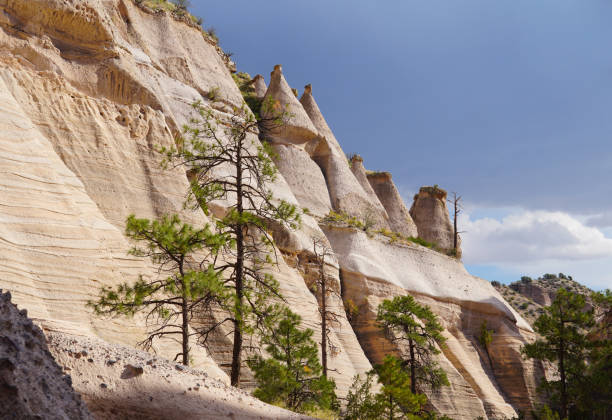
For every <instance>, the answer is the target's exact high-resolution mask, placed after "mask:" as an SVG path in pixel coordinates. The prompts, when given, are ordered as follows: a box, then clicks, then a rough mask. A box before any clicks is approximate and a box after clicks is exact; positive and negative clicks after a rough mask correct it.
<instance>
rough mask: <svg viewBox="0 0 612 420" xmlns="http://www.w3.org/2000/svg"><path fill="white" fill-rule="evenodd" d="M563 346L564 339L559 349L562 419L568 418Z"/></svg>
mask: <svg viewBox="0 0 612 420" xmlns="http://www.w3.org/2000/svg"><path fill="white" fill-rule="evenodd" d="M563 344H564V343H563V339H561V343H560V347H559V376H560V377H561V419H565V418H567V384H566V378H565V360H564V354H563V352H564V351H565V348H564V345H563Z"/></svg>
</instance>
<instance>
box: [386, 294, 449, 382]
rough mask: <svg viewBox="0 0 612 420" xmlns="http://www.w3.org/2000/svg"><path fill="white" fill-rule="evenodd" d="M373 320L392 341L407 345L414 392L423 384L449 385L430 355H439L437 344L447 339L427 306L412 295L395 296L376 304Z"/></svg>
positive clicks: (444, 374) (407, 361)
mask: <svg viewBox="0 0 612 420" xmlns="http://www.w3.org/2000/svg"><path fill="white" fill-rule="evenodd" d="M376 320H377V321H378V323H379V325H380V327H381V328H382V329H383V330H384V331H385V332H386V334H387V336H388V337H389V339H390V340H391V341H392V342H396V343H397V342H401V343H404V344H405V345H407V346H408V350H407V351H408V355H407V359H406V360H405V362H406V363H407V365H408V366H409V368H410V387H411V391H412V393H413V394H416V393H417V389H422V388H423V385H426V386H427V387H429V388H431V389H438V388H440V387H441V386H443V385H448V384H449V382H448V378H447V377H446V373H445V372H444V371H443V370H442V369H441V368H440V367H439V366H438V364H437V363H436V362H435V361H434V360H433V359H432V356H433V355H437V354H440V350H438V347H437V345H440V346H442V345H444V342H445V341H446V339H445V338H444V337H443V336H442V334H441V333H442V330H443V328H442V326H441V325H440V323H439V322H438V319H437V317H436V316H435V315H434V313H433V312H432V311H431V309H429V307H428V306H426V305H420V304H419V303H417V302H416V301H415V300H414V298H413V297H412V296H397V297H395V298H393V300H384V301H383V302H382V303H381V304H380V305H379V306H378V314H377V317H376Z"/></svg>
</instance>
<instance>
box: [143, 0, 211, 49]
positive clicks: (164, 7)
mask: <svg viewBox="0 0 612 420" xmlns="http://www.w3.org/2000/svg"><path fill="white" fill-rule="evenodd" d="M133 1H134V3H135V4H136V5H138V6H144V7H147V8H149V9H151V10H153V11H154V12H168V13H170V14H171V15H172V16H174V17H175V18H177V19H180V18H183V17H185V16H186V17H187V18H188V19H189V20H190V21H191V22H192V23H193V24H194V25H197V26H199V27H200V28H201V30H202V35H204V36H205V37H206V38H208V39H211V40H212V41H214V42H215V43H216V44H218V43H219V38H218V37H217V33H216V31H215V28H213V27H211V28H208V29H204V28H203V27H202V24H203V23H204V19H202V18H201V17H197V16H194V15H192V14H191V13H189V8H190V7H191V2H190V1H189V0H172V1H168V0H133Z"/></svg>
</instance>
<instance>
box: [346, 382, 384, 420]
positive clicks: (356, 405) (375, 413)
mask: <svg viewBox="0 0 612 420" xmlns="http://www.w3.org/2000/svg"><path fill="white" fill-rule="evenodd" d="M376 378H377V375H376V372H375V371H374V370H370V371H368V372H366V373H365V375H364V377H363V379H362V378H361V375H355V377H353V383H352V385H351V388H350V389H349V391H348V394H347V395H346V407H345V409H344V412H343V415H342V418H343V419H345V420H378V419H380V418H381V416H382V407H381V406H380V404H379V399H378V398H377V397H376V394H374V392H373V390H372V387H373V386H374V381H375V379H376Z"/></svg>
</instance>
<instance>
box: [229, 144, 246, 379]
mask: <svg viewBox="0 0 612 420" xmlns="http://www.w3.org/2000/svg"><path fill="white" fill-rule="evenodd" d="M241 152H242V143H240V144H239V147H238V151H237V152H236V200H237V202H236V210H237V211H238V215H239V217H242V214H243V212H244V208H243V206H242V165H241V158H242V157H241ZM243 228H244V226H243V225H242V219H241V220H240V221H239V223H238V226H236V272H235V277H236V279H235V291H236V303H235V306H234V347H233V349H232V372H231V375H230V376H231V378H230V379H231V384H232V386H235V387H237V386H238V385H239V384H240V368H241V365H242V357H241V356H242V354H241V353H242V339H243V337H242V325H241V323H242V322H243V321H244V320H243V319H242V316H243V311H242V303H243V299H244V298H243V295H244V279H243V276H244V230H243Z"/></svg>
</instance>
